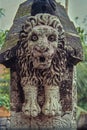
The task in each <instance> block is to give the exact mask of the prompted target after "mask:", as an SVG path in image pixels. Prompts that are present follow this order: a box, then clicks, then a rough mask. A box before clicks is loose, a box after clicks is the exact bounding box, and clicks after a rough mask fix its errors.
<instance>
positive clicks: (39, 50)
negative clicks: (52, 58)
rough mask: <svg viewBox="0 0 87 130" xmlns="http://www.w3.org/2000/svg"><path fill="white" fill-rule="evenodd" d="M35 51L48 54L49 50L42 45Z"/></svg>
mask: <svg viewBox="0 0 87 130" xmlns="http://www.w3.org/2000/svg"><path fill="white" fill-rule="evenodd" d="M35 50H36V51H38V52H42V53H44V52H47V51H48V50H49V48H48V47H45V46H43V45H41V46H36V47H35Z"/></svg>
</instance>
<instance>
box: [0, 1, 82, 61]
mask: <svg viewBox="0 0 87 130" xmlns="http://www.w3.org/2000/svg"><path fill="white" fill-rule="evenodd" d="M56 4H57V5H56V6H57V7H56V10H55V15H56V16H57V17H58V18H59V20H60V21H61V24H62V26H63V28H64V31H65V33H67V35H71V37H72V39H73V38H74V39H75V46H74V42H73V48H74V49H75V48H76V46H77V49H76V54H77V55H76V56H75V58H77V59H78V58H79V59H80V60H82V49H81V41H80V38H77V37H78V34H77V31H76V29H75V26H74V24H73V23H72V22H71V21H70V19H69V17H68V15H67V13H66V11H65V9H64V7H63V6H61V5H60V4H58V3H56ZM31 6H32V1H31V0H27V1H26V2H24V3H22V4H21V5H20V6H19V9H18V11H17V14H16V16H15V19H14V22H13V25H12V27H11V29H10V30H9V33H8V35H7V38H6V42H5V44H4V45H3V47H2V49H1V51H0V62H1V63H2V62H4V61H5V58H3V57H4V55H5V51H7V50H11V51H13V50H14V48H13V47H14V46H15V45H16V44H17V41H18V38H19V32H20V31H21V28H22V25H23V24H24V23H25V21H26V19H27V17H29V16H30V15H31ZM75 34H76V35H75ZM73 35H74V36H73ZM78 40H79V42H78ZM67 43H69V44H70V41H69V39H68V38H67ZM70 46H71V44H70ZM77 50H78V51H77ZM79 50H80V51H79ZM78 52H80V55H79V53H78ZM2 53H3V54H2ZM13 57H14V55H13ZM10 58H11V57H9V58H8V59H10Z"/></svg>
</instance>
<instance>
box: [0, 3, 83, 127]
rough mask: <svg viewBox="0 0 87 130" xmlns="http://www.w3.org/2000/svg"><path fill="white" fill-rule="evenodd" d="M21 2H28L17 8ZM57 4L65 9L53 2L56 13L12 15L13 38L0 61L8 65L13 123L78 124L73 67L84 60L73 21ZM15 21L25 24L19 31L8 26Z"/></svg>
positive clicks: (1, 55)
mask: <svg viewBox="0 0 87 130" xmlns="http://www.w3.org/2000/svg"><path fill="white" fill-rule="evenodd" d="M25 6H27V7H28V6H30V3H29V2H28V1H27V2H25V3H24V6H23V5H22V6H20V8H23V7H25ZM29 9H30V8H29ZM60 10H62V11H63V12H64V13H65V10H64V8H63V7H62V6H61V5H59V4H57V3H56V10H55V11H56V13H55V15H56V16H54V15H53V14H52V13H51V14H48V13H38V14H36V15H35V16H30V15H26V16H25V17H22V18H19V19H21V20H19V19H17V17H18V16H17V15H16V17H15V19H16V20H14V26H12V28H11V30H10V32H9V34H8V37H7V38H8V39H7V41H9V40H10V41H11V39H10V38H11V37H16V38H17V39H16V41H15V40H14V39H13V41H14V42H16V43H14V46H12V48H10V49H6V48H5V51H3V50H2V52H1V54H0V62H1V63H3V64H4V65H5V66H7V67H9V68H10V70H11V128H34V129H35V128H37V129H38V130H39V129H43V128H52V129H59V128H64V129H65V128H69V129H70V128H71V129H72V128H76V102H77V93H76V92H77V88H76V84H75V76H76V74H75V69H74V68H75V65H76V64H77V63H78V62H79V61H81V60H82V47H81V44H80V38H79V37H78V35H77V32H76V30H75V28H74V25H73V24H72V22H70V20H69V18H68V16H67V17H66V18H65V17H64V16H63V15H62V13H61V11H60ZM18 12H20V11H18ZM33 13H34V12H33ZM64 13H63V14H64ZM64 15H66V13H65V14H64ZM61 16H62V17H61ZM17 21H19V22H18V24H19V23H22V24H23V26H22V27H20V26H18V28H17V29H18V30H19V31H20V32H18V31H16V29H15V30H14V31H12V30H13V28H14V27H17V25H16V22H17ZM15 25H16V26H15ZM19 25H20V24H19ZM11 32H12V35H11V37H10V36H9V35H10V33H11ZM15 32H16V33H15ZM18 35H19V38H18ZM17 40H18V41H17Z"/></svg>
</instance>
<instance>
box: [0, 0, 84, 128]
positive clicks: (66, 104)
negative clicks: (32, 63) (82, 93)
mask: <svg viewBox="0 0 87 130" xmlns="http://www.w3.org/2000/svg"><path fill="white" fill-rule="evenodd" d="M56 4H57V8H56V16H57V17H58V19H59V20H60V22H61V24H62V26H63V29H64V35H65V41H66V52H67V59H68V61H69V62H67V67H66V72H65V73H63V74H64V75H65V76H64V79H63V80H62V81H61V85H60V95H61V96H60V97H61V101H62V102H61V104H62V110H63V113H62V116H61V117H59V116H51V117H50V116H44V115H43V114H42V113H40V114H39V115H38V116H37V117H27V116H25V115H24V113H23V112H22V104H23V103H24V93H23V88H22V87H21V83H20V78H21V77H20V76H19V74H18V66H17V57H16V50H17V43H18V42H17V41H18V40H19V33H20V31H21V30H22V25H23V24H24V23H25V21H26V19H27V18H28V17H29V16H30V13H31V5H32V1H31V0H27V1H26V2H24V3H23V4H21V5H20V6H19V9H18V11H17V14H16V16H15V19H14V21H13V25H12V27H11V29H10V30H9V33H8V35H7V38H6V42H5V44H4V45H3V47H2V50H1V52H0V63H2V64H4V65H5V66H6V67H9V68H11V128H21V127H22V128H32V129H35V128H36V129H37V130H40V129H44V128H45V129H46V128H50V129H51V128H52V129H55V130H56V129H57V128H58V130H59V129H60V128H64V130H65V129H66V128H68V129H69V128H70V129H71V128H73V127H74V128H76V119H75V117H76V113H75V112H76V111H75V105H76V93H75V92H76V87H74V86H73V70H74V65H76V64H77V63H78V62H79V61H81V60H82V57H83V56H82V46H81V41H80V38H79V36H78V34H77V31H76V29H75V26H74V24H73V23H72V22H71V21H70V19H69V17H68V15H67V13H66V11H65V9H64V7H63V6H61V5H60V4H59V3H56ZM60 50H61V49H60ZM61 59H62V58H61ZM64 69H65V68H64ZM68 89H69V92H68V91H67V90H68ZM65 92H67V94H66V93H65ZM67 95H68V96H69V97H68V98H67ZM43 99H44V91H43V86H42V87H40V88H39V96H38V102H43ZM40 100H41V101H40ZM42 104H43V103H42ZM73 106H74V108H73ZM7 124H9V123H7ZM5 126H7V125H5Z"/></svg>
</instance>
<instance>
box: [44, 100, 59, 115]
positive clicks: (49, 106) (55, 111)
mask: <svg viewBox="0 0 87 130" xmlns="http://www.w3.org/2000/svg"><path fill="white" fill-rule="evenodd" d="M42 112H43V113H44V115H48V116H54V115H61V106H60V104H59V103H58V101H57V99H56V100H53V99H51V100H50V101H47V102H46V103H45V104H44V106H43V108H42Z"/></svg>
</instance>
